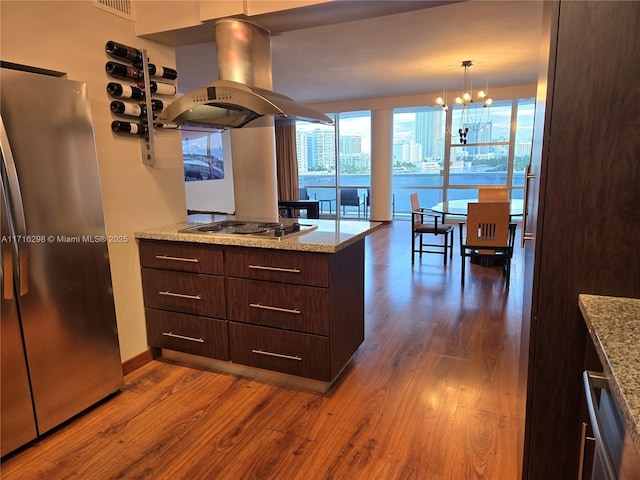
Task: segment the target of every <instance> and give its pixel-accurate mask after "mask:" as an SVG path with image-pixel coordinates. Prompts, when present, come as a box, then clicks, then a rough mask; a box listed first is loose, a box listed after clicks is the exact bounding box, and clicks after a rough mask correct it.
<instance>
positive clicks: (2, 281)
mask: <svg viewBox="0 0 640 480" xmlns="http://www.w3.org/2000/svg"><path fill="white" fill-rule="evenodd" d="M0 189H1V190H0V194H1V195H2V197H0V203H2V210H1V211H0V215H5V217H4V218H7V217H8V213H9V212H7V210H6V208H7V207H6V202H5V198H6V193H5V191H4V179H3V181H2V182H0ZM4 218H3V220H2V230H3V231H5V225H4ZM7 223H8V222H7ZM0 247H1V248H0V289H1V290H2V298H5V299H7V300H10V299H12V298H13V251H12V250H11V244H10V243H9V242H6V241H5V239H4V238H3V239H2V244H1V245H0Z"/></svg>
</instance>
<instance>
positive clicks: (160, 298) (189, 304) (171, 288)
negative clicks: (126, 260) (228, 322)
mask: <svg viewBox="0 0 640 480" xmlns="http://www.w3.org/2000/svg"><path fill="white" fill-rule="evenodd" d="M142 293H143V295H144V304H145V306H146V307H150V308H157V309H160V310H171V311H174V312H181V313H193V314H195V315H205V316H207V317H217V318H226V316H227V315H226V308H225V300H224V277H215V276H213V275H202V274H198V273H184V272H171V271H167V270H156V269H153V268H143V269H142Z"/></svg>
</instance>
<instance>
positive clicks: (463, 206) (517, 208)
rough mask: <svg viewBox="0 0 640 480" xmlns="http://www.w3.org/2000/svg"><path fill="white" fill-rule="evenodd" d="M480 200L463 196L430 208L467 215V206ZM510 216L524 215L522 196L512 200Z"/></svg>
mask: <svg viewBox="0 0 640 480" xmlns="http://www.w3.org/2000/svg"><path fill="white" fill-rule="evenodd" d="M477 201H478V199H477V198H461V199H457V200H446V201H444V202H440V203H436V204H435V205H434V206H432V207H430V208H429V210H432V211H434V212H436V213H441V214H443V215H445V216H446V215H457V216H466V215H467V206H468V205H469V204H470V203H476V202H477ZM509 203H510V204H511V209H510V213H509V215H510V217H511V219H513V217H519V216H522V209H523V201H522V199H521V198H514V199H512V200H511V201H510V202H509Z"/></svg>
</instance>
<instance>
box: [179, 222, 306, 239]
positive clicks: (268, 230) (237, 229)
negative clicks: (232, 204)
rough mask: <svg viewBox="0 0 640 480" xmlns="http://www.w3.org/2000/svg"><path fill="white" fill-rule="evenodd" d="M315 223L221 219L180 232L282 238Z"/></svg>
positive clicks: (300, 231) (301, 231)
mask: <svg viewBox="0 0 640 480" xmlns="http://www.w3.org/2000/svg"><path fill="white" fill-rule="evenodd" d="M316 228H317V226H316V225H307V224H300V223H298V222H294V223H292V224H284V223H280V222H252V221H243V220H222V221H219V222H214V223H208V224H200V225H194V226H191V227H188V228H185V229H183V230H180V231H181V232H187V233H200V234H203V235H206V234H210V235H247V236H255V237H260V238H283V237H289V236H294V235H298V234H300V233H305V232H308V231H310V230H315V229H316Z"/></svg>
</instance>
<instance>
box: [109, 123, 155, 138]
mask: <svg viewBox="0 0 640 480" xmlns="http://www.w3.org/2000/svg"><path fill="white" fill-rule="evenodd" d="M111 130H113V131H114V132H116V133H129V134H131V135H140V136H141V137H143V136H145V135H146V134H147V133H148V132H149V127H148V126H147V125H146V124H144V123H134V122H121V121H120V120H115V121H113V122H111Z"/></svg>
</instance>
